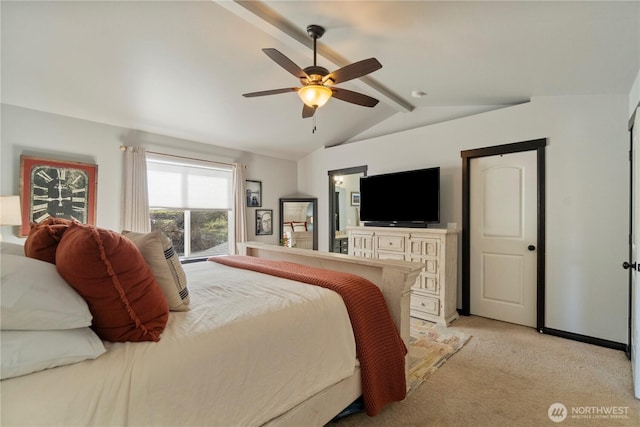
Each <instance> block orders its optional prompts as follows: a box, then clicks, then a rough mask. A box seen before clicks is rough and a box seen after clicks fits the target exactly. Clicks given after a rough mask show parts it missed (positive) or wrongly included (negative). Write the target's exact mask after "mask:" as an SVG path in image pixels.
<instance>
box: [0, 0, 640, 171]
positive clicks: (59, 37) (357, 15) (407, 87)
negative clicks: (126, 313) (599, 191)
mask: <svg viewBox="0 0 640 427" xmlns="http://www.w3.org/2000/svg"><path fill="white" fill-rule="evenodd" d="M0 7H1V24H2V28H1V43H2V45H1V47H2V53H1V55H2V56H1V59H2V68H1V72H2V74H1V79H2V82H1V83H2V87H1V96H2V102H3V103H7V104H12V105H17V106H22V107H26V108H31V109H35V110H42V111H47V112H52V113H56V114H62V115H67V116H72V117H77V118H82V119H86V120H92V121H97V122H101V123H107V124H112V125H116V126H122V127H127V128H133V129H139V130H143V131H148V132H154V133H159V134H163V135H168V136H173V137H177V138H183V139H190V140H195V141H200V142H204V143H209V144H214V145H219V146H225V147H232V148H235V149H239V150H247V151H252V152H257V153H261V154H267V155H272V156H276V157H282V158H289V159H298V158H300V157H303V156H304V155H306V154H307V153H309V152H311V151H314V150H316V149H318V148H320V147H323V146H330V145H336V144H341V143H345V142H351V141H355V140H360V139H364V138H370V137H373V136H378V135H383V134H387V133H391V132H395V131H398V130H401V129H409V128H414V127H418V126H424V125H426V124H431V123H437V122H441V121H445V120H450V119H452V118H457V117H462V116H466V115H470V114H476V113H478V112H482V111H487V110H491V109H495V108H501V107H503V106H507V105H513V104H518V103H523V102H527V101H528V100H529V99H530V98H531V97H534V96H547V95H550V96H556V95H591V94H625V95H626V94H628V93H629V91H630V89H631V86H632V84H633V79H634V78H635V76H636V74H637V72H638V69H639V68H640V2H638V1H623V2H614V1H585V2H582V1H568V2H558V1H535V2H522V1H495V2H485V1H469V2H458V1H441V2H432V1H390V2H384V1H346V2H338V1H266V2H233V1H219V2H214V1H196V2H188V1H160V2H151V1H128V2H127V1H125V2H122V1H118V2H116V1H104V2H100V1H82V2H58V1H51V2H31V1H19V2H12V1H4V0H3V1H2V3H0ZM308 24H318V25H321V26H323V27H325V28H326V30H327V32H326V34H325V35H324V36H323V37H322V38H321V39H320V41H319V51H320V52H319V58H318V65H321V66H324V67H325V68H328V69H329V70H334V69H337V68H339V67H341V66H344V65H346V64H348V63H351V62H355V61H358V60H361V59H365V58H369V57H375V58H377V59H378V60H379V61H380V62H381V63H382V65H383V68H382V69H380V70H378V71H376V72H375V73H372V74H370V76H369V77H368V78H366V79H361V80H354V81H351V82H346V83H344V84H341V85H338V86H339V87H343V88H345V89H351V90H355V91H358V92H362V93H365V94H367V95H369V96H373V97H374V98H377V99H379V100H380V101H381V102H380V103H379V104H378V105H377V106H376V107H374V108H365V107H360V106H355V105H352V104H348V103H345V102H342V101H340V100H337V99H332V100H330V101H329V103H328V104H327V105H326V106H324V107H322V108H321V109H319V110H318V112H317V113H316V121H315V126H316V127H317V131H316V133H312V128H313V126H314V121H313V119H302V118H301V112H302V102H301V101H300V99H299V98H298V97H297V95H296V94H295V93H287V94H280V95H273V96H267V97H260V98H244V97H242V96H241V95H242V94H243V93H246V92H254V91H260V90H268V89H277V88H285V87H292V86H296V85H298V84H299V82H298V81H297V80H296V79H295V78H294V77H293V76H292V75H291V74H289V73H288V72H287V71H285V70H284V69H283V68H281V67H280V66H278V65H277V64H276V63H275V62H273V61H272V60H271V59H269V58H268V57H267V56H266V55H265V54H264V53H262V52H261V49H262V48H265V47H273V48H276V49H278V50H279V51H281V52H282V53H284V54H285V55H286V56H288V57H289V58H290V59H291V60H293V61H294V62H295V63H296V64H298V65H299V66H300V67H301V68H304V67H306V66H308V65H311V64H312V63H313V55H312V51H311V50H310V48H309V47H310V46H311V39H310V38H309V37H308V36H307V35H306V26H307V25H308ZM305 45H306V46H305ZM412 91H423V92H425V93H426V94H427V95H426V96H424V97H422V98H413V97H412V96H411V93H412Z"/></svg>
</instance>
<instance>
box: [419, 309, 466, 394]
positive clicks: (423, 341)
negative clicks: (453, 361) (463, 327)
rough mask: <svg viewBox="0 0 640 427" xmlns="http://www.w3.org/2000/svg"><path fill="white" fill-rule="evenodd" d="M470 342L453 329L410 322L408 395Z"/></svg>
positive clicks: (421, 322)
mask: <svg viewBox="0 0 640 427" xmlns="http://www.w3.org/2000/svg"><path fill="white" fill-rule="evenodd" d="M469 338H471V336H470V335H467V334H464V333H462V332H460V331H458V330H456V329H454V328H450V327H449V328H447V327H445V326H441V325H438V324H436V323H431V322H427V321H426V320H420V319H416V318H413V317H412V318H411V337H410V342H409V354H408V357H409V378H408V380H407V382H408V384H407V385H408V387H409V390H408V392H407V396H408V395H410V394H411V393H412V392H413V391H414V390H415V389H417V388H418V387H419V386H420V384H422V383H423V382H424V381H425V380H426V379H427V378H429V376H430V375H431V374H433V373H434V372H435V371H436V370H437V369H438V368H439V367H440V366H442V365H443V364H444V362H446V361H447V359H449V358H450V357H451V356H453V355H454V354H455V353H456V352H457V351H458V350H460V349H461V348H462V346H463V345H464V344H465V343H466V342H467V341H468V340H469Z"/></svg>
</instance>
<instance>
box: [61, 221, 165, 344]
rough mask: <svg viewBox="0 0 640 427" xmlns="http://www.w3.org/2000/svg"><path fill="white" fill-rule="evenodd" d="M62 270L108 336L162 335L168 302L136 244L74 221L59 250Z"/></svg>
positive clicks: (119, 338) (100, 332) (102, 334)
mask: <svg viewBox="0 0 640 427" xmlns="http://www.w3.org/2000/svg"><path fill="white" fill-rule="evenodd" d="M56 267H57V269H58V272H59V273H60V275H61V276H62V277H63V278H64V279H65V280H66V281H67V282H68V283H69V284H70V285H71V286H72V287H73V288H74V289H75V290H76V292H78V294H80V296H82V297H83V298H84V299H85V300H86V301H87V304H88V305H89V311H91V314H92V315H93V322H92V324H91V327H92V328H93V330H94V331H95V332H96V333H97V334H98V336H99V337H100V338H102V339H104V340H106V341H158V340H159V339H160V334H161V333H162V331H163V330H164V327H165V326H166V324H167V320H168V318H169V307H168V306H167V300H166V298H165V297H164V294H163V293H162V290H161V289H160V287H159V286H158V284H157V283H156V280H155V278H154V276H153V273H152V272H151V270H150V269H149V267H148V265H147V263H146V262H145V260H144V258H143V257H142V254H141V253H140V251H139V250H138V249H137V248H136V246H135V245H134V244H133V242H131V241H130V240H129V239H127V238H126V237H124V236H122V235H120V234H118V233H116V232H114V231H109V230H105V229H101V228H97V227H93V226H89V225H84V224H80V223H73V224H71V225H70V226H69V228H68V229H67V231H66V232H65V233H64V235H63V236H62V239H61V240H60V244H59V245H58V250H57V253H56Z"/></svg>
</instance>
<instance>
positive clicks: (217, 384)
mask: <svg viewBox="0 0 640 427" xmlns="http://www.w3.org/2000/svg"><path fill="white" fill-rule="evenodd" d="M185 270H186V271H187V277H188V287H189V291H190V295H191V310H190V311H188V312H172V313H171V314H170V316H169V322H168V324H167V328H166V329H165V331H164V332H163V334H162V337H161V340H160V342H158V343H107V344H106V347H107V352H106V353H105V354H104V355H102V356H100V357H99V358H98V359H96V360H91V361H85V362H80V363H77V364H75V365H69V366H64V367H59V368H54V369H49V370H46V371H42V372H38V373H34V374H30V375H26V376H23V377H18V378H13V379H9V380H5V381H2V384H1V385H0V386H1V395H2V418H1V421H2V422H1V424H2V425H3V426H14V425H29V426H36V425H52V426H63V425H64V426H71V425H92V426H102V425H117V426H127V425H128V426H136V427H137V426H180V425H187V426H237V425H243V426H253V425H261V424H263V423H265V422H267V421H269V420H270V419H272V418H274V417H276V416H278V415H280V414H282V413H283V412H285V411H287V410H288V409H290V408H291V407H293V406H295V405H296V404H298V403H300V402H302V401H304V400H305V399H307V398H309V397H310V396H312V395H314V394H315V393H317V392H318V391H320V390H322V389H324V388H326V387H328V386H330V385H332V384H334V383H336V382H338V381H340V380H341V379H344V378H346V377H348V376H350V375H352V374H353V372H354V368H355V365H356V356H355V342H354V338H353V332H352V331H351V326H350V322H349V317H348V314H347V311H346V309H345V307H344V304H343V302H342V299H341V298H340V296H339V295H338V294H336V293H334V292H333V291H330V290H327V289H324V288H320V287H317V286H311V285H305V284H300V283H297V282H293V281H290V280H286V279H280V278H276V277H272V276H268V275H264V274H260V273H255V272H250V271H244V270H239V269H234V268H231V267H226V266H222V265H219V264H217V263H213V262H202V263H194V264H187V265H185Z"/></svg>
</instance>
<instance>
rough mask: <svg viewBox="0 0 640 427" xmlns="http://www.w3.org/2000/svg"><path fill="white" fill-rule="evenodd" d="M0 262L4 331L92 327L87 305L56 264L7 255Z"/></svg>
mask: <svg viewBox="0 0 640 427" xmlns="http://www.w3.org/2000/svg"><path fill="white" fill-rule="evenodd" d="M0 261H1V266H0V268H1V269H2V274H1V278H0V288H1V291H0V292H1V293H2V299H1V301H0V323H1V325H2V329H3V330H6V329H17V330H29V329H41V330H44V329H73V328H81V327H84V326H89V325H91V313H90V312H89V307H88V306H87V303H86V302H85V300H83V299H82V297H80V295H78V293H77V292H76V291H74V290H73V288H71V286H69V284H68V283H67V282H65V281H64V279H63V278H62V277H60V275H59V274H58V272H57V271H56V267H55V266H54V265H53V264H49V263H48V262H44V261H39V260H37V259H33V258H28V257H26V256H24V255H12V254H6V253H3V254H2V259H1V260H0ZM3 345H4V343H3Z"/></svg>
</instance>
